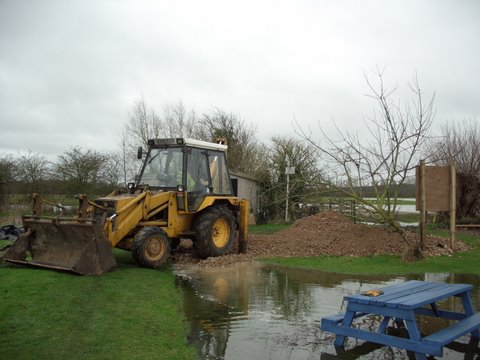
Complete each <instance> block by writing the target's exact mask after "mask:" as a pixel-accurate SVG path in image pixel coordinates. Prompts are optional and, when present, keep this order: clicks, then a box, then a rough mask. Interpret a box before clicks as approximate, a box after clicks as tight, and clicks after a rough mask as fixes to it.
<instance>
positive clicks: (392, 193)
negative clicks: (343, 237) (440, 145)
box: [297, 71, 435, 260]
mask: <svg viewBox="0 0 480 360" xmlns="http://www.w3.org/2000/svg"><path fill="white" fill-rule="evenodd" d="M375 77H376V80H377V83H376V84H374V83H372V82H371V81H370V78H369V77H368V76H367V74H365V79H366V83H367V85H368V88H369V90H370V94H369V97H370V98H371V99H373V100H374V101H375V103H376V105H377V107H378V112H377V113H375V114H374V115H373V116H371V117H367V118H366V119H365V125H366V127H367V129H368V131H369V134H370V135H369V138H368V139H362V138H360V137H359V136H358V135H356V134H352V133H351V132H349V131H344V130H342V129H339V128H338V127H337V129H336V130H337V137H336V138H335V139H333V138H329V137H328V136H327V135H326V134H325V132H324V131H323V130H322V134H323V142H322V143H320V142H316V141H314V139H313V138H312V136H311V135H310V134H307V133H306V132H305V131H303V130H302V129H301V128H300V127H299V126H298V125H297V128H298V129H299V133H300V134H301V135H302V137H303V138H305V139H306V140H308V141H309V142H310V143H311V144H312V146H314V147H316V148H317V149H318V150H319V151H320V153H321V155H322V159H323V160H324V161H325V163H324V169H323V170H324V173H326V174H329V177H328V178H324V179H323V181H324V183H325V184H326V185H328V186H331V187H333V188H335V189H336V190H337V191H339V192H341V193H343V194H344V195H345V196H348V197H351V198H353V199H355V200H356V201H357V202H358V203H359V204H360V206H361V208H362V209H363V210H364V211H365V212H366V213H367V214H370V215H371V216H374V217H375V218H376V219H377V221H379V222H382V223H384V224H386V225H388V226H389V227H391V228H392V229H394V230H395V231H396V232H398V233H399V234H400V235H401V236H402V238H403V239H404V240H405V242H406V244H407V249H406V252H405V254H404V259H405V260H415V259H418V258H421V257H423V253H422V247H423V244H421V243H420V242H419V241H418V240H417V239H412V238H410V237H408V235H407V233H406V232H405V230H404V229H403V228H402V227H401V226H400V224H399V223H398V222H397V221H396V219H395V214H396V205H397V196H398V193H399V191H400V188H401V186H402V184H403V183H404V182H405V181H406V180H407V178H408V177H409V176H411V174H412V169H414V167H415V166H416V165H417V164H418V161H419V156H420V151H421V149H422V146H424V144H425V142H426V139H427V135H428V131H429V128H430V126H431V124H432V121H433V118H434V115H435V109H434V97H435V96H434V95H433V96H432V97H431V98H430V99H429V100H428V101H427V102H426V103H425V101H424V98H423V96H424V94H423V92H422V90H421V88H420V85H419V82H418V78H417V76H416V74H415V75H414V76H413V77H412V82H411V83H410V84H409V87H410V90H411V92H412V94H413V97H412V99H410V100H408V101H404V102H398V101H397V102H395V101H394V100H393V99H392V97H393V94H394V92H395V90H396V88H393V89H392V90H389V89H387V88H386V87H385V84H384V81H383V73H382V72H381V71H377V72H376V73H375ZM320 128H321V126H320ZM321 129H322V128H321ZM366 188H368V189H370V190H371V192H369V193H365V191H364V190H365V189H366ZM366 196H369V197H372V198H373V199H367V198H366Z"/></svg>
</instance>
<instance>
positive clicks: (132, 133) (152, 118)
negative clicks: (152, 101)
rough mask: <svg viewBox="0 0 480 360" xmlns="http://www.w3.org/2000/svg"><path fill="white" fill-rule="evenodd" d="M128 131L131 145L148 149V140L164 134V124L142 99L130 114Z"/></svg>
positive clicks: (136, 103) (135, 104)
mask: <svg viewBox="0 0 480 360" xmlns="http://www.w3.org/2000/svg"><path fill="white" fill-rule="evenodd" d="M126 131H127V132H128V134H129V137H130V142H131V144H137V145H136V146H140V145H143V146H145V147H146V146H147V142H148V139H154V138H158V137H160V135H161V134H162V122H161V121H160V117H159V115H158V114H157V113H156V112H155V111H154V110H153V109H152V108H150V107H148V106H147V105H146V104H145V101H144V100H143V99H140V100H137V101H136V102H135V103H134V105H133V108H132V110H131V112H130V114H129V119H128V122H127V125H126Z"/></svg>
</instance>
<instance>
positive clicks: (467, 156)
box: [426, 119, 480, 220]
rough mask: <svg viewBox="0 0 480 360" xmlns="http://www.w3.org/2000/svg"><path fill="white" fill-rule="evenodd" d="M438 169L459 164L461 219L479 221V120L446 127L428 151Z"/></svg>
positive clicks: (457, 169) (459, 210)
mask: <svg viewBox="0 0 480 360" xmlns="http://www.w3.org/2000/svg"><path fill="white" fill-rule="evenodd" d="M426 154H427V157H428V159H429V161H430V162H432V163H434V164H436V165H443V166H445V165H448V164H450V163H452V162H453V163H455V167H456V171H457V217H458V218H459V219H462V220H468V219H469V218H470V219H471V218H475V217H476V216H477V215H478V213H479V212H480V126H479V125H478V124H477V121H476V119H473V120H470V121H468V120H466V121H464V122H463V123H462V124H457V125H452V124H445V125H444V126H442V129H441V136H440V137H438V138H435V139H434V140H432V141H431V142H430V143H429V148H428V150H427V151H426Z"/></svg>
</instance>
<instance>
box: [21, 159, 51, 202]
mask: <svg viewBox="0 0 480 360" xmlns="http://www.w3.org/2000/svg"><path fill="white" fill-rule="evenodd" d="M49 171H50V164H49V161H48V160H47V158H46V157H45V156H43V155H41V154H39V153H34V152H32V151H28V153H27V154H25V155H21V156H19V157H18V158H17V159H16V160H15V168H14V175H15V178H16V179H17V180H18V181H21V182H23V183H24V184H26V185H27V187H28V192H30V193H31V192H34V191H39V186H40V182H41V181H43V180H45V179H46V178H47V176H48V173H49Z"/></svg>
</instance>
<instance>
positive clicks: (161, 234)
mask: <svg viewBox="0 0 480 360" xmlns="http://www.w3.org/2000/svg"><path fill="white" fill-rule="evenodd" d="M169 256H170V240H169V238H168V236H167V234H166V233H165V231H163V230H162V229H160V228H158V227H156V226H148V227H145V228H143V229H142V230H140V231H138V232H137V233H136V234H135V237H134V238H133V247H132V257H133V258H134V259H135V261H136V262H137V263H138V264H139V265H141V266H144V267H148V268H153V269H156V268H158V267H160V266H161V265H162V264H164V263H165V262H166V261H167V260H168V257H169Z"/></svg>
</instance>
